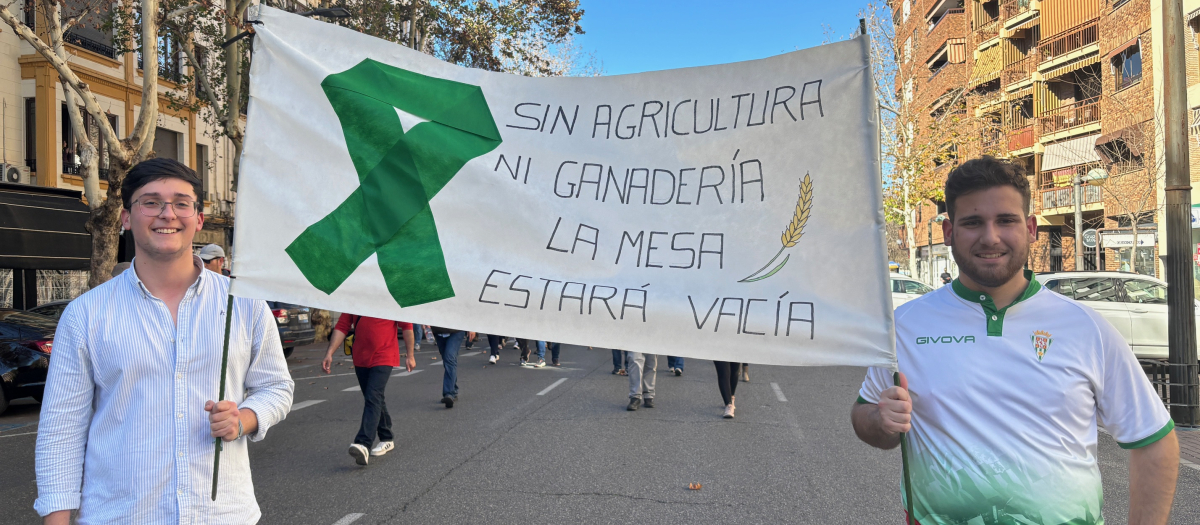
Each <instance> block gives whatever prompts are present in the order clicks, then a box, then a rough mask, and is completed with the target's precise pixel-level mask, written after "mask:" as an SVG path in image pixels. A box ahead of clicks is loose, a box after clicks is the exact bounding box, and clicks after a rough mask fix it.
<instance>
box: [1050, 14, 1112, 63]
mask: <svg viewBox="0 0 1200 525" xmlns="http://www.w3.org/2000/svg"><path fill="white" fill-rule="evenodd" d="M1099 40H1100V21H1099V20H1092V21H1090V22H1084V23H1083V24H1080V25H1078V26H1075V27H1074V28H1072V29H1069V30H1067V31H1063V32H1062V33H1059V34H1057V35H1054V36H1052V37H1050V38H1044V39H1042V42H1041V44H1039V45H1038V49H1040V50H1041V51H1042V61H1043V62H1045V61H1047V60H1053V59H1055V58H1058V57H1061V56H1063V55H1066V54H1068V53H1070V52H1072V51H1076V50H1079V49H1082V48H1084V47H1086V46H1089V45H1092V44H1095V43H1096V42H1098V41H1099Z"/></svg>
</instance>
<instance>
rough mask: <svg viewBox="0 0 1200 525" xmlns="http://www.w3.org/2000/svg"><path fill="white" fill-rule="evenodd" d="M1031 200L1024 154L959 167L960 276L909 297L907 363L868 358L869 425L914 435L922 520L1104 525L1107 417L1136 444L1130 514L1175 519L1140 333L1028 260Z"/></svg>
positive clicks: (1163, 415)
mask: <svg viewBox="0 0 1200 525" xmlns="http://www.w3.org/2000/svg"><path fill="white" fill-rule="evenodd" d="M1029 201H1030V190H1029V180H1028V179H1027V178H1026V176H1025V173H1024V169H1022V167H1021V166H1020V165H1019V164H1013V163H1010V162H1007V161H1002V160H997V159H994V158H991V157H983V158H981V159H973V160H969V161H967V162H965V163H963V164H962V165H960V166H958V167H957V168H954V169H953V170H951V171H950V173H949V175H948V176H947V178H946V186H945V203H946V213H947V216H948V220H946V221H945V222H943V223H942V233H943V236H944V238H945V243H946V245H947V246H949V247H950V248H951V250H952V254H953V256H954V260H955V262H957V263H958V269H959V277H958V279H957V280H954V281H952V282H951V284H950V285H949V286H943V287H941V288H939V289H937V290H935V291H933V292H930V293H928V294H925V295H923V296H921V297H920V298H919V299H916V300H913V301H910V302H908V303H905V304H904V305H902V306H900V308H898V309H896V314H895V319H896V357H897V364H898V367H899V370H900V372H901V373H899V374H896V375H895V377H893V372H892V371H890V370H887V369H883V368H871V369H869V370H868V371H867V374H866V377H865V378H864V380H863V384H862V388H861V390H859V398H858V402H857V403H855V405H854V408H853V410H852V416H851V418H852V421H853V425H854V431H855V433H856V434H857V435H858V437H859V439H861V440H862V441H864V442H866V443H868V444H870V445H871V446H874V447H878V448H882V449H890V448H894V447H896V446H897V445H898V444H900V443H901V439H907V443H908V445H907V462H908V468H909V473H910V474H909V476H910V478H911V479H910V482H909V483H907V487H906V489H907V491H909V492H910V493H911V497H907V496H906V497H905V498H904V499H903V500H902V501H910V502H911V505H912V511H913V515H912V516H911V517H912V518H913V519H915V520H918V521H920V522H922V523H943V522H947V520H950V521H954V522H963V523H965V522H966V521H967V518H968V517H971V516H974V517H975V518H972V519H971V521H978V522H980V523H984V522H987V523H993V522H995V523H999V522H1002V521H1004V519H1003V518H996V516H1000V517H1003V516H1010V517H1011V516H1019V517H1020V521H1022V522H1025V523H1098V522H1100V521H1101V520H1102V519H1103V518H1102V516H1103V514H1102V504H1103V497H1104V493H1105V492H1106V491H1105V490H1104V487H1103V486H1102V483H1101V478H1100V468H1099V461H1098V459H1097V458H1098V455H1097V453H1096V450H1097V446H1098V443H1097V440H1098V436H1097V432H1096V428H1097V427H1101V428H1104V430H1105V431H1106V433H1107V434H1109V435H1111V436H1112V438H1113V439H1114V440H1116V442H1117V443H1118V444H1119V445H1120V446H1121V448H1124V449H1129V450H1131V453H1130V454H1129V456H1128V457H1129V471H1130V473H1131V477H1132V478H1134V480H1133V481H1132V482H1131V483H1129V491H1130V496H1129V522H1130V523H1155V524H1164V523H1167V520H1168V516H1169V514H1170V511H1171V501H1172V498H1173V496H1174V494H1175V485H1176V477H1177V475H1178V469H1179V442H1178V440H1177V438H1176V436H1175V432H1174V423H1173V422H1172V421H1171V417H1170V414H1168V413H1167V410H1166V408H1165V407H1164V406H1163V402H1162V400H1161V399H1159V397H1158V395H1157V394H1156V393H1155V391H1154V389H1153V388H1152V387H1151V385H1150V382H1149V381H1148V380H1147V379H1146V375H1145V373H1144V372H1143V371H1142V369H1141V367H1140V366H1139V364H1138V361H1137V358H1136V357H1135V356H1134V354H1133V352H1132V351H1130V349H1129V346H1128V345H1127V344H1126V343H1125V338H1124V337H1122V336H1121V334H1120V333H1119V332H1118V331H1117V330H1116V329H1115V328H1113V326H1112V325H1111V324H1109V323H1108V322H1107V321H1105V319H1104V318H1103V317H1101V316H1100V315H1098V314H1097V313H1096V312H1095V311H1093V310H1092V309H1091V308H1089V307H1087V306H1086V305H1084V304H1082V303H1079V302H1076V301H1074V300H1071V299H1068V298H1065V297H1063V296H1061V295H1058V294H1056V293H1054V292H1051V291H1049V290H1047V289H1046V288H1045V287H1043V286H1042V285H1041V284H1040V283H1038V281H1037V279H1036V278H1035V277H1034V274H1033V272H1030V271H1029V270H1023V266H1024V265H1025V263H1026V261H1027V260H1028V256H1029V246H1030V243H1032V242H1033V240H1034V239H1035V235H1036V234H1037V227H1038V225H1037V220H1036V218H1035V217H1033V216H1031V215H1029V213H1028V212H1029V209H1030V207H1029ZM930 334H939V335H942V334H945V335H946V337H938V338H933V337H926V336H928V335H930ZM895 383H898V385H896V384H895ZM910 385H911V386H912V393H911V394H910V390H909V386H910ZM917 392H919V393H920V398H917V397H916V393H917ZM918 399H919V402H914V400H918ZM902 433H907V434H906V435H907V437H906V438H902ZM964 487H970V490H964ZM980 516H982V518H981V517H980ZM997 519H998V520H1000V521H996V520H997Z"/></svg>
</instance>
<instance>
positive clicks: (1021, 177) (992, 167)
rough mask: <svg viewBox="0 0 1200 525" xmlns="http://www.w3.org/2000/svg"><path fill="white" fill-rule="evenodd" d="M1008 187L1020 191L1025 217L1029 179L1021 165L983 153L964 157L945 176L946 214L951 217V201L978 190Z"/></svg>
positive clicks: (952, 208)
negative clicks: (968, 157) (974, 157)
mask: <svg viewBox="0 0 1200 525" xmlns="http://www.w3.org/2000/svg"><path fill="white" fill-rule="evenodd" d="M999 186H1012V187H1013V188H1015V189H1016V190H1017V192H1018V193H1020V194H1021V201H1022V203H1024V205H1025V208H1024V210H1022V211H1023V212H1024V214H1025V216H1029V179H1026V178H1025V168H1024V167H1022V166H1021V165H1020V164H1015V163H1012V162H1009V161H1007V160H1001V159H997V158H995V157H992V156H988V155H984V156H982V157H980V158H977V159H971V160H968V161H966V162H964V163H962V165H960V166H959V167H957V168H954V169H953V170H951V171H950V175H948V176H947V177H946V215H947V216H948V217H950V219H951V220H953V219H954V201H956V200H958V198H959V197H962V196H963V195H967V194H970V193H974V192H977V191H980V190H987V189H991V188H996V187H999Z"/></svg>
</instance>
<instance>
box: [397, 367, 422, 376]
mask: <svg viewBox="0 0 1200 525" xmlns="http://www.w3.org/2000/svg"><path fill="white" fill-rule="evenodd" d="M421 371H422V369H420V368H418V369H416V370H413V371H412V372H400V373H399V374H396V375H394V376H392V377H406V376H411V375H413V374H416V373H419V372H421Z"/></svg>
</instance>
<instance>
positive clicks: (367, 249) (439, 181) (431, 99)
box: [286, 59, 501, 306]
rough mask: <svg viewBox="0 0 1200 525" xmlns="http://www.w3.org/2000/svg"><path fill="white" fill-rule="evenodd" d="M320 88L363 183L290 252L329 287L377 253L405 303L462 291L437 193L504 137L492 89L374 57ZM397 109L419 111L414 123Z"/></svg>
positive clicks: (391, 288) (392, 289)
mask: <svg viewBox="0 0 1200 525" xmlns="http://www.w3.org/2000/svg"><path fill="white" fill-rule="evenodd" d="M321 88H322V89H323V90H324V91H325V96H326V97H328V98H329V103H330V105H332V106H333V110H334V112H335V113H337V116H338V121H339V122H341V125H342V133H343V135H344V136H345V138H346V147H347V148H348V149H349V153H350V158H351V160H353V162H354V169H355V171H357V172H358V181H359V186H358V188H357V189H355V190H354V193H352V194H350V196H349V197H348V198H346V200H345V201H344V202H342V203H341V204H340V205H339V206H338V207H337V209H335V210H334V211H333V212H332V213H330V214H329V215H327V216H326V217H325V218H323V219H321V220H320V221H318V222H317V223H316V224H313V225H312V226H309V227H308V229H306V230H304V233H302V234H300V236H299V237H297V238H296V240H294V241H292V243H291V244H290V245H288V247H287V250H286V252H287V254H288V256H289V257H291V259H292V261H293V262H295V263H296V266H297V267H299V268H300V271H301V272H302V273H303V274H304V277H305V278H306V279H308V282H309V283H312V285H313V286H314V287H316V288H317V289H318V290H321V291H322V292H325V293H327V294H330V293H333V291H334V290H337V288H338V287H339V286H341V285H342V283H343V282H345V281H346V279H348V278H349V277H350V274H352V273H354V271H355V270H356V269H357V268H358V267H359V265H361V264H362V263H363V261H365V260H366V259H367V258H368V257H370V256H371V254H373V253H374V254H378V256H377V258H378V261H379V268H380V270H381V271H382V272H383V278H384V281H385V282H386V283H387V288H388V292H389V293H391V295H392V297H393V298H394V299H395V300H396V302H397V303H398V304H400V306H414V305H418V304H424V303H429V302H433V301H438V300H441V299H447V298H450V297H454V288H453V286H451V284H450V275H449V273H448V272H447V270H446V259H445V257H444V256H443V254H442V246H441V243H440V242H438V234H437V226H436V224H434V219H433V211H432V209H430V207H429V200H430V199H432V198H433V197H434V195H437V193H438V191H440V190H441V189H442V188H443V187H445V186H446V183H448V182H450V179H452V178H453V177H454V175H455V174H456V173H458V171H459V170H460V169H462V167H463V165H465V164H466V163H467V162H468V161H470V160H471V159H473V158H475V157H478V156H480V155H483V154H486V153H487V152H489V151H492V150H493V149H496V147H497V146H499V145H500V142H501V138H500V131H499V130H498V129H497V128H496V122H495V121H494V120H493V119H492V112H491V110H489V109H488V105H487V100H485V99H484V97H483V90H482V89H480V88H479V86H472V85H470V84H463V83H461V82H454V81H452V80H445V79H441V78H433V77H428V76H425V75H420V74H417V73H413V72H411V71H406V70H403V69H400V68H397V67H393V66H389V65H386V64H382V63H380V62H376V61H374V60H369V59H368V60H363V61H362V62H360V63H359V64H358V65H356V66H354V67H353V68H351V69H349V70H347V71H344V72H341V73H337V74H333V75H329V76H328V77H325V80H324V81H322V82H321ZM397 109H398V110H400V111H403V112H404V113H406V114H407V115H411V116H412V117H416V119H411V118H410V119H409V122H408V124H409V126H410V127H409V128H408V130H407V131H405V130H404V127H405V126H403V125H402V124H401V117H400V113H398V112H397ZM416 120H419V121H420V122H419V123H417V124H416V125H412V124H411V123H412V122H413V121H416Z"/></svg>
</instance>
